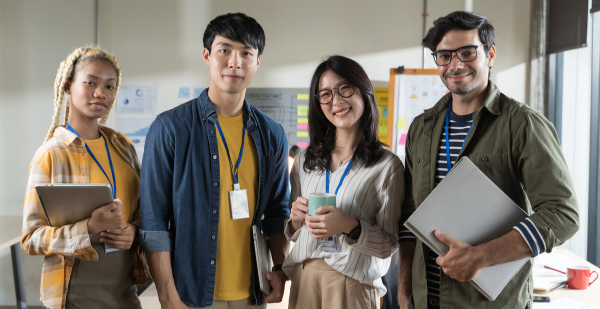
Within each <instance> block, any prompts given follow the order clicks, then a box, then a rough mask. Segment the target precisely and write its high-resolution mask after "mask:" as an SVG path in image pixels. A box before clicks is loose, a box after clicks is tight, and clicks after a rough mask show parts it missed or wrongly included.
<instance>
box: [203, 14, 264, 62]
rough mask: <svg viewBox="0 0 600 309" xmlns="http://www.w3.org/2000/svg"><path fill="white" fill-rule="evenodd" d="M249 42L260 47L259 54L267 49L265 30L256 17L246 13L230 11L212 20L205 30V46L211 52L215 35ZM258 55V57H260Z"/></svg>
mask: <svg viewBox="0 0 600 309" xmlns="http://www.w3.org/2000/svg"><path fill="white" fill-rule="evenodd" d="M217 35H219V36H222V37H224V38H227V39H230V40H233V41H236V42H240V43H244V44H248V45H250V46H252V47H254V48H256V49H258V56H260V55H261V54H262V53H263V50H264V49H265V32H264V31H263V28H262V27H261V26H260V24H259V23H258V22H257V21H256V19H254V18H252V17H249V16H248V15H246V14H244V13H228V14H225V15H220V16H217V17H216V18H215V19H213V20H211V21H210V23H209V24H208V26H206V30H204V37H203V38H202V41H203V42H204V48H206V49H208V52H209V53H210V52H211V47H212V43H213V41H214V40H215V36H217ZM258 56H257V57H258Z"/></svg>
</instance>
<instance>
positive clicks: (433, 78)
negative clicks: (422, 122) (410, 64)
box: [387, 69, 448, 162]
mask: <svg viewBox="0 0 600 309" xmlns="http://www.w3.org/2000/svg"><path fill="white" fill-rule="evenodd" d="M447 92H448V88H446V85H444V83H443V82H442V80H441V79H440V77H439V75H438V71H437V70H436V69H405V70H404V71H403V72H402V73H401V72H399V71H398V70H397V69H391V70H390V87H389V101H390V102H393V104H389V106H388V113H390V114H392V115H394V118H393V121H388V134H387V143H388V145H390V146H391V150H392V151H394V153H396V154H397V155H398V156H399V157H400V159H402V161H403V162H404V155H405V151H404V150H405V144H406V134H407V133H408V128H409V127H410V124H411V123H412V121H413V119H415V117H417V116H418V115H420V114H422V113H423V111H424V110H426V109H428V108H431V107H433V106H434V105H435V103H437V101H438V100H439V99H441V98H442V97H443V96H444V95H445V94H446V93H447ZM390 132H393V134H389V133H390Z"/></svg>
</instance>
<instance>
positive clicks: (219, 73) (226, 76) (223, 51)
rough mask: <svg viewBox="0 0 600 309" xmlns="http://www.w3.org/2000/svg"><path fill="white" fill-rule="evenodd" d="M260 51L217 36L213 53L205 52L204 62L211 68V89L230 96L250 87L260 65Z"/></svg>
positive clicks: (212, 48) (213, 45)
mask: <svg viewBox="0 0 600 309" xmlns="http://www.w3.org/2000/svg"><path fill="white" fill-rule="evenodd" d="M257 55H258V49H256V48H254V47H252V46H250V45H247V44H244V43H240V42H237V41H233V40H230V39H227V38H224V37H222V36H219V35H217V36H215V39H214V41H213V43H212V47H211V51H209V50H208V49H207V48H205V49H204V51H203V58H204V62H205V63H206V64H207V65H208V66H209V67H210V88H215V87H216V88H218V89H219V90H220V91H222V92H225V93H230V94H235V93H240V92H242V91H244V90H246V88H247V87H248V85H249V84H250V82H251V81H252V78H253V77H254V73H255V72H256V70H257V69H258V66H259V65H260V56H257Z"/></svg>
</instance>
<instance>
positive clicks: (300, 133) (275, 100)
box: [246, 88, 309, 148]
mask: <svg viewBox="0 0 600 309" xmlns="http://www.w3.org/2000/svg"><path fill="white" fill-rule="evenodd" d="M308 99H309V97H308V89H305V88H248V89H246V100H247V101H248V103H249V104H251V105H253V106H254V107H256V108H258V109H259V110H260V111H262V112H263V113H265V114H266V115H267V116H269V117H270V118H271V119H273V120H275V121H276V122H278V123H279V124H281V126H282V127H283V129H284V130H285V133H286V135H287V139H288V148H291V147H292V146H294V145H296V146H298V147H300V148H306V147H308V140H309V138H308Z"/></svg>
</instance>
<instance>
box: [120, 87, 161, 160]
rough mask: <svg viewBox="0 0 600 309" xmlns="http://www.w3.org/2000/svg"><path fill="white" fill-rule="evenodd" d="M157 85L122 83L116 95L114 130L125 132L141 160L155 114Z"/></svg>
mask: <svg viewBox="0 0 600 309" xmlns="http://www.w3.org/2000/svg"><path fill="white" fill-rule="evenodd" d="M157 93H158V87H156V86H133V85H123V86H121V87H120V89H119V94H118V95H117V106H116V109H117V126H116V130H117V131H119V132H121V133H123V134H125V135H126V136H127V137H128V138H129V139H130V140H131V142H132V143H133V145H134V146H135V150H136V152H137V155H138V158H139V159H140V162H142V158H143V155H144V146H145V144H146V135H147V134H148V129H150V125H151V124H152V122H153V121H154V119H155V118H156V115H157V108H158V99H157V98H158V96H157Z"/></svg>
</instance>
